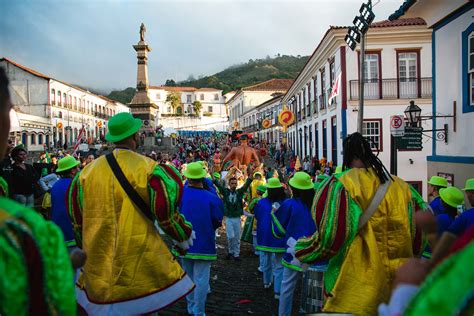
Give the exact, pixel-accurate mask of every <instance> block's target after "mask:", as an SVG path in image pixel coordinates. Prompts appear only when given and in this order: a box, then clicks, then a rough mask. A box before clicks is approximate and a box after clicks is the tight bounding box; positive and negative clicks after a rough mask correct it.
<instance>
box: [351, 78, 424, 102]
mask: <svg viewBox="0 0 474 316" xmlns="http://www.w3.org/2000/svg"><path fill="white" fill-rule="evenodd" d="M431 82H432V78H413V79H373V80H366V81H365V83H364V98H365V99H367V100H376V99H386V100H394V99H416V98H427V99H428V98H431V96H432V85H431ZM349 93H350V99H351V100H358V99H359V80H350V81H349Z"/></svg>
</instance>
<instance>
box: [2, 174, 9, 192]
mask: <svg viewBox="0 0 474 316" xmlns="http://www.w3.org/2000/svg"><path fill="white" fill-rule="evenodd" d="M8 194H9V192H8V183H7V181H5V179H3V178H2V177H0V196H5V197H8Z"/></svg>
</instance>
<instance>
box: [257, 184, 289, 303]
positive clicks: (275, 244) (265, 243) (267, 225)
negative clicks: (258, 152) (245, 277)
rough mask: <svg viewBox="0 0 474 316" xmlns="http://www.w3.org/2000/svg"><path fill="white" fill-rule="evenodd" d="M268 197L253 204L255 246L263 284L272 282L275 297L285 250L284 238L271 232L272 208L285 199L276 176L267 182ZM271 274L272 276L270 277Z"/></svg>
mask: <svg viewBox="0 0 474 316" xmlns="http://www.w3.org/2000/svg"><path fill="white" fill-rule="evenodd" d="M267 193H268V197H266V198H263V199H261V200H260V201H258V203H257V205H256V206H255V209H254V212H255V219H256V220H257V247H256V249H257V250H258V251H260V257H261V258H262V260H261V261H262V270H263V271H262V272H263V286H264V288H266V289H268V288H270V286H271V284H272V283H273V284H274V286H273V290H274V293H275V298H277V299H278V298H279V297H280V288H281V280H282V277H283V266H282V263H281V261H282V259H283V254H284V253H285V250H286V247H285V246H286V243H285V240H284V239H278V238H276V237H275V236H273V233H272V216H271V213H272V209H273V208H275V209H278V208H279V207H280V205H281V204H283V203H284V201H285V199H286V195H285V189H284V188H283V186H282V185H281V183H280V180H278V178H271V179H270V180H268V184H267ZM272 276H273V277H272Z"/></svg>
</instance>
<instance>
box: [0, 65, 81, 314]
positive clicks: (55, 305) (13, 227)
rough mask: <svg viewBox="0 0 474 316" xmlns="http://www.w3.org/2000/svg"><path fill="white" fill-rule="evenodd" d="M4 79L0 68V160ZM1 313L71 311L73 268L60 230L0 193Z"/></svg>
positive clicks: (5, 126)
mask: <svg viewBox="0 0 474 316" xmlns="http://www.w3.org/2000/svg"><path fill="white" fill-rule="evenodd" d="M11 108H12V104H11V102H10V94H9V91H8V79H7V77H6V75H5V72H4V70H3V68H0V159H2V158H3V157H4V155H5V153H6V149H7V139H8V136H9V130H10V110H11ZM0 271H3V273H2V281H1V282H0V293H1V295H0V314H1V315H34V314H38V315H39V314H44V315H46V314H48V315H76V303H75V299H74V286H73V273H72V269H71V263H70V261H69V256H68V253H67V250H66V247H65V246H64V241H63V237H62V235H61V231H60V230H59V228H58V227H56V225H54V224H53V223H51V222H48V221H45V220H44V219H43V218H42V217H41V216H40V215H39V214H37V213H36V212H35V211H34V210H32V209H29V208H26V207H24V206H23V205H20V204H18V203H16V202H14V201H13V200H10V199H8V198H5V197H0Z"/></svg>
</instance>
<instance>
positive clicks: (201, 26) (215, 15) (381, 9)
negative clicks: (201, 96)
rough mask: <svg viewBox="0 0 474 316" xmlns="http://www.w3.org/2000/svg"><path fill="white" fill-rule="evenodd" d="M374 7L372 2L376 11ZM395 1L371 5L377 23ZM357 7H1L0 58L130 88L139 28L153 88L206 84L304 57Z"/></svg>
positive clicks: (327, 0) (126, 2) (314, 3)
mask: <svg viewBox="0 0 474 316" xmlns="http://www.w3.org/2000/svg"><path fill="white" fill-rule="evenodd" d="M377 2H378V3H377ZM402 2H403V1H402V0H380V1H378V0H374V3H375V4H376V5H375V7H374V12H375V14H376V20H383V19H386V18H387V17H388V16H389V15H390V14H391V13H392V12H393V11H395V10H396V9H397V8H398V7H399V6H400V4H401V3H402ZM361 3H362V0H345V1H343V0H324V1H323V0H306V1H292V0H286V1H284V0H273V1H261V0H253V1H242V0H233V1H231V0H213V1H203V0H187V1H184V0H173V1H156V0H155V1H152V0H141V1H137V0H68V1H60V0H30V1H27V0H15V1H8V0H0V12H2V18H1V19H0V56H5V57H8V58H11V59H13V60H15V61H17V62H19V63H21V64H23V65H25V66H27V67H29V68H33V69H35V70H37V71H40V72H42V73H45V74H47V75H50V76H52V77H55V78H58V79H60V80H63V81H66V82H70V83H76V84H80V85H83V86H87V87H92V88H96V89H99V90H102V91H108V90H110V89H122V88H125V87H128V86H135V80H136V53H135V51H134V50H133V48H132V45H133V44H136V43H137V42H138V40H139V26H140V23H141V22H144V23H145V25H146V28H147V32H146V36H145V39H146V41H147V42H148V44H149V45H150V46H151V48H152V52H151V53H150V54H149V59H148V65H149V78H150V83H151V84H152V85H159V84H162V83H164V82H165V80H166V79H168V78H172V79H175V80H184V79H186V78H188V76H189V75H191V74H192V75H194V76H195V77H198V76H199V75H210V74H213V73H216V72H218V71H220V70H223V69H224V68H226V67H228V66H231V65H234V64H238V63H241V62H245V61H247V60H249V59H255V58H264V57H265V56H267V55H270V56H274V55H276V54H278V53H280V54H287V55H309V54H311V53H312V51H313V50H314V48H315V47H316V45H317V44H318V42H319V40H320V39H321V37H322V35H323V34H324V32H325V31H326V29H327V28H328V26H329V25H350V24H351V23H352V19H353V18H354V16H355V15H356V13H358V10H359V7H360V5H361Z"/></svg>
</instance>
